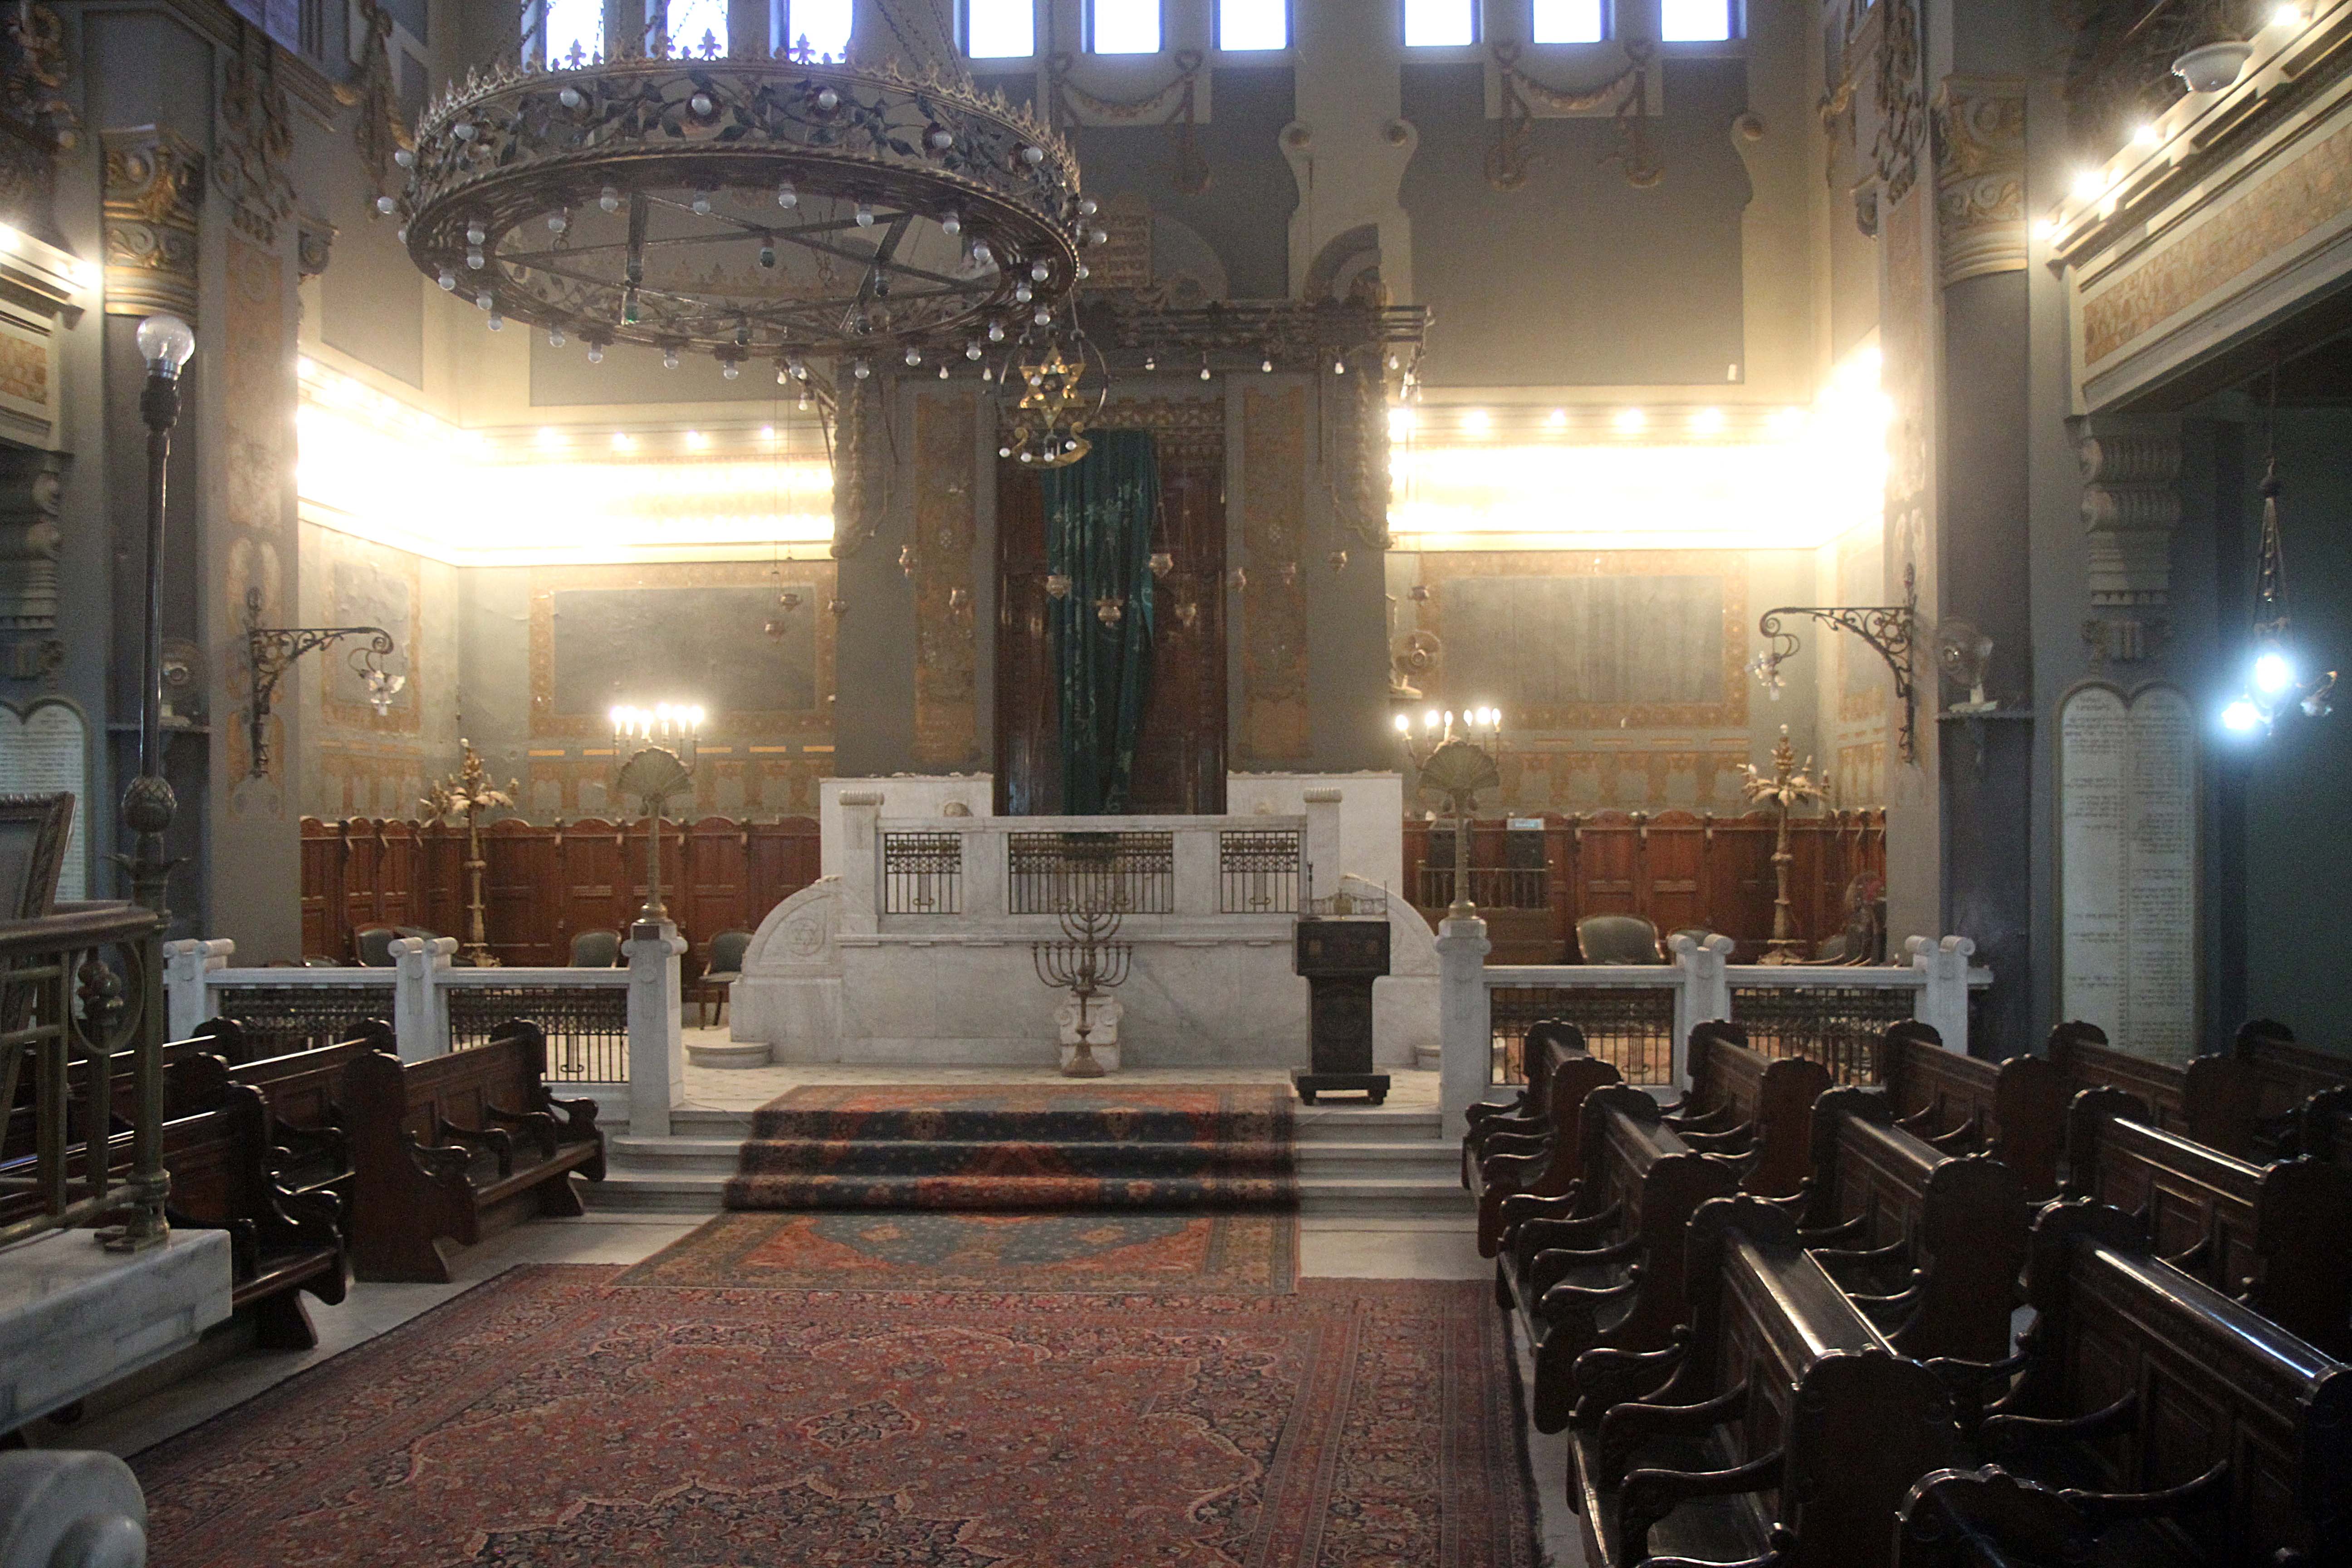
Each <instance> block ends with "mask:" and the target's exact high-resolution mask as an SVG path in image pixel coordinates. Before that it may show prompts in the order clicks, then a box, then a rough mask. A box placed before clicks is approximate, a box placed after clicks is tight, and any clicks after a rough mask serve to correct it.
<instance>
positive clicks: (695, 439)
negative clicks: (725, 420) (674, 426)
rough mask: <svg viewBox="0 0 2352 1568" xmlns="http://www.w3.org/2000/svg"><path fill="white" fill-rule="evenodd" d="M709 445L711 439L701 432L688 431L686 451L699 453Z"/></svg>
mask: <svg viewBox="0 0 2352 1568" xmlns="http://www.w3.org/2000/svg"><path fill="white" fill-rule="evenodd" d="M709 444H710V440H709V437H706V436H705V435H703V433H702V432H701V431H699V430H688V432H687V433H686V449H687V450H688V451H689V452H699V451H701V450H702V448H703V447H707V446H709Z"/></svg>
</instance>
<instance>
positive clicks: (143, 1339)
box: [0, 1230, 229, 1432]
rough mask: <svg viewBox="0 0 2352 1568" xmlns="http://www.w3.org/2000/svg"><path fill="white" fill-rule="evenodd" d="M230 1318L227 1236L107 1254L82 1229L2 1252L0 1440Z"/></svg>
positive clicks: (188, 1237)
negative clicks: (5, 1435)
mask: <svg viewBox="0 0 2352 1568" xmlns="http://www.w3.org/2000/svg"><path fill="white" fill-rule="evenodd" d="M228 1315H229V1252H228V1232H226V1231H225V1230H174V1231H173V1233H172V1234H171V1237H169V1238H168V1239H167V1240H166V1241H165V1242H164V1243H163V1246H161V1247H150V1248H149V1249H148V1250H146V1251H144V1252H109V1251H107V1250H106V1249H105V1248H104V1247H100V1245H99V1244H98V1241H97V1238H96V1237H94V1236H93V1235H92V1234H91V1233H90V1232H89V1231H87V1230H62V1231H56V1232H53V1233H51V1234H50V1235H47V1236H43V1237H37V1238H35V1239H34V1240H31V1241H24V1242H19V1243H17V1244H16V1246H14V1247H7V1248H5V1249H0V1432H7V1431H14V1430H15V1429H16V1428H17V1427H19V1426H23V1425H25V1423H26V1422H27V1421H32V1420H36V1419H37V1418H38V1417H40V1416H43V1415H47V1414H48V1413H49V1412H50V1411H52V1410H55V1409H57V1408H58V1406H60V1405H70V1404H72V1403H73V1402H74V1401H75V1400H77V1399H81V1398H85V1397H87V1396H88V1395H89V1394H95V1393H97V1392H98V1391H99V1390H100V1389H101V1388H104V1387H105V1386H106V1385H107V1384H110V1383H115V1382H119V1381H120V1380H121V1379H122V1378H125V1377H128V1376H130V1375H131V1373H134V1372H137V1371H138V1370H139V1369H140V1368H142V1367H143V1366H148V1365H152V1363H156V1362H159V1361H161V1360H163V1358H164V1357H165V1356H167V1355H171V1354H173V1352H178V1351H183V1350H185V1349H187V1348H188V1347H189V1346H190V1345H193V1344H194V1343H195V1342H196V1340H197V1337H198V1336H199V1335H201V1334H203V1332H204V1331H205V1330H206V1329H209V1328H211V1327H212V1326H213V1325H214V1324H215V1323H220V1322H226V1321H228Z"/></svg>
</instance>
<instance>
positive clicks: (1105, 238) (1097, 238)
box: [1087, 228, 1110, 245]
mask: <svg viewBox="0 0 2352 1568" xmlns="http://www.w3.org/2000/svg"><path fill="white" fill-rule="evenodd" d="M1109 243H1110V231H1109V230H1108V229H1106V228H1090V229H1088V230H1087V244H1088V245H1108V244H1109Z"/></svg>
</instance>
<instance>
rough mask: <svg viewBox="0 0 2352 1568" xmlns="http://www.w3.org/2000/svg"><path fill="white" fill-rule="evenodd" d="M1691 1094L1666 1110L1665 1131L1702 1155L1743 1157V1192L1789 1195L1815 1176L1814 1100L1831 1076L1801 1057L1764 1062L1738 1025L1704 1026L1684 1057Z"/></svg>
mask: <svg viewBox="0 0 2352 1568" xmlns="http://www.w3.org/2000/svg"><path fill="white" fill-rule="evenodd" d="M1685 1056H1686V1058H1687V1060H1688V1064H1689V1072H1690V1092H1689V1093H1687V1094H1685V1095H1684V1096H1683V1098H1682V1099H1681V1100H1677V1101H1676V1102H1675V1103H1674V1104H1673V1105H1670V1106H1667V1107H1666V1108H1665V1121H1666V1125H1667V1126H1669V1127H1671V1128H1673V1129H1674V1130H1675V1131H1676V1132H1678V1133H1680V1134H1681V1135H1682V1138H1683V1141H1684V1142H1686V1143H1688V1144H1689V1145H1690V1146H1691V1147H1692V1148H1694V1149H1696V1150H1698V1151H1700V1152H1702V1153H1717V1154H1727V1155H1735V1156H1742V1157H1744V1160H1745V1162H1746V1164H1745V1172H1744V1179H1743V1180H1742V1182H1741V1187H1742V1189H1743V1190H1744V1191H1747V1192H1750V1193H1754V1194H1758V1195H1759V1196H1763V1197H1775V1198H1777V1197H1789V1196H1792V1195H1793V1194H1795V1193H1796V1192H1797V1191H1798V1189H1799V1188H1801V1187H1802V1186H1803V1185H1804V1183H1805V1178H1806V1177H1807V1176H1808V1175H1810V1174H1811V1173H1812V1131H1811V1128H1812V1112H1813V1101H1814V1100H1818V1099H1820V1098H1821V1097H1822V1094H1823V1093H1824V1092H1825V1091H1826V1090H1827V1089H1829V1087H1830V1073H1829V1069H1828V1068H1825V1067H1823V1066H1822V1064H1821V1063H1819V1062H1816V1061H1811V1060H1808V1059H1806V1058H1801V1057H1768V1056H1766V1055H1764V1054H1763V1053H1762V1052H1761V1051H1757V1050H1752V1049H1750V1048H1749V1047H1748V1032H1747V1031H1746V1030H1744V1029H1742V1028H1740V1027H1739V1026H1738V1025H1737V1024H1729V1023H1723V1022H1716V1023H1708V1024H1701V1025H1699V1026H1696V1028H1694V1029H1692V1030H1691V1033H1690V1045H1689V1049H1688V1050H1687V1051H1686V1052H1685Z"/></svg>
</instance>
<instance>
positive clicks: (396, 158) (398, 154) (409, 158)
mask: <svg viewBox="0 0 2352 1568" xmlns="http://www.w3.org/2000/svg"><path fill="white" fill-rule="evenodd" d="M392 161H393V162H394V163H397V164H399V165H400V166H401V167H402V168H404V169H414V168H415V167H416V154H415V153H414V152H412V151H410V150H409V149H408V148H406V147H402V148H398V149H396V150H395V151H394V153H393V154H392Z"/></svg>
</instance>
